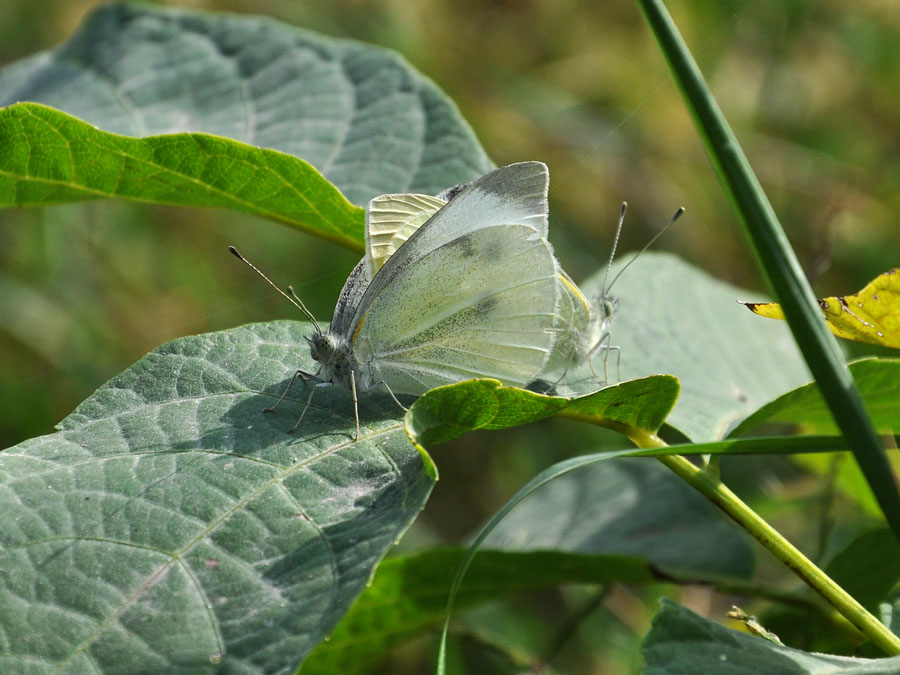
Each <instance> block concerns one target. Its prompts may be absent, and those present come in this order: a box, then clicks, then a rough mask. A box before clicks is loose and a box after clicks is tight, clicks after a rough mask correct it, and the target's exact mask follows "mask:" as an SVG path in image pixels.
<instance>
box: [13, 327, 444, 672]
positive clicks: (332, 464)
mask: <svg viewBox="0 0 900 675" xmlns="http://www.w3.org/2000/svg"><path fill="white" fill-rule="evenodd" d="M308 328H309V327H308V326H306V325H304V324H299V323H294V322H274V323H268V324H258V325H250V326H245V327H243V328H238V329H235V330H231V331H225V332H221V333H212V334H208V335H201V336H195V337H190V338H184V339H180V340H176V341H174V342H171V343H169V344H167V345H164V346H162V347H160V348H159V349H157V350H155V351H154V352H152V353H151V354H149V355H148V356H147V357H145V358H144V359H142V360H141V361H139V362H138V363H137V364H135V365H134V366H133V367H132V368H130V369H128V370H126V371H125V372H123V373H122V374H121V375H119V376H117V377H116V378H114V379H113V380H111V381H110V382H109V383H107V384H106V385H104V386H103V387H101V388H100V389H99V390H98V391H97V392H96V393H95V394H94V395H93V396H92V397H90V398H89V399H88V400H86V401H85V402H84V403H83V404H82V405H81V406H79V408H78V409H77V410H76V411H75V412H74V413H73V414H72V415H70V416H69V417H67V418H66V419H65V420H64V421H63V422H62V423H61V425H60V430H59V431H58V432H57V433H55V434H51V435H49V436H44V437H40V438H36V439H33V440H31V441H27V442H25V443H22V444H21V445H19V446H16V447H14V448H10V449H8V450H6V451H4V452H2V453H0V513H2V514H3V527H2V528H0V569H2V575H0V634H2V635H3V648H2V657H0V671H2V672H26V671H27V672H33V669H35V668H38V669H40V670H41V672H44V670H46V669H59V670H66V671H67V672H111V671H116V672H191V673H195V672H204V671H207V670H208V671H212V670H215V669H216V667H215V664H216V663H221V664H223V665H225V666H226V667H227V669H228V670H229V672H244V673H255V672H259V673H262V672H273V673H274V672H288V671H290V670H291V669H292V668H293V667H295V666H296V665H297V664H298V663H299V662H300V661H301V660H302V659H303V657H304V655H305V654H306V653H307V652H309V650H310V649H312V648H313V647H314V646H315V645H316V644H318V643H319V642H320V641H321V640H322V639H323V638H324V637H325V636H327V634H328V632H329V631H330V630H331V629H332V627H333V626H334V624H335V623H336V622H337V621H338V619H339V618H340V617H341V616H342V615H343V614H344V613H345V612H346V611H347V609H348V608H349V607H350V605H351V604H352V602H353V600H354V599H355V597H356V596H357V595H358V594H359V593H360V591H362V589H363V588H364V586H365V584H366V582H367V581H368V580H369V578H370V576H371V574H372V572H373V570H374V568H375V565H376V564H377V563H378V561H379V560H380V559H381V557H382V556H383V555H384V553H385V552H386V550H387V549H388V548H389V547H390V546H391V545H392V544H393V543H394V542H395V541H396V540H397V538H398V537H399V536H400V535H401V534H402V533H403V531H404V530H405V529H406V528H407V526H408V525H409V523H410V522H411V521H412V519H413V518H415V516H416V515H417V514H418V512H419V510H420V509H421V507H422V505H423V504H424V501H425V499H426V498H427V496H428V494H429V492H430V490H431V486H432V484H433V481H434V478H435V472H434V467H433V466H432V464H431V462H430V460H429V459H428V457H427V455H424V454H422V453H420V452H417V451H416V449H415V448H414V447H413V446H412V445H411V444H410V443H409V441H408V440H407V438H406V436H405V434H404V432H403V428H402V425H401V424H399V422H398V419H397V418H398V417H399V414H398V412H399V411H398V410H397V409H396V405H395V404H394V403H393V402H391V401H390V400H389V399H388V400H387V401H385V400H382V399H381V398H379V397H368V398H364V399H363V400H362V401H361V403H360V414H361V416H362V420H361V421H362V425H363V430H362V434H361V438H360V440H359V441H358V442H353V426H354V425H353V412H352V402H351V400H350V396H349V394H347V393H346V392H342V391H333V392H319V396H318V397H317V399H316V400H314V401H313V404H312V407H311V409H310V411H309V415H308V418H309V419H307V420H304V424H303V426H301V427H300V429H299V430H298V432H296V433H295V434H289V433H288V429H289V428H290V427H291V426H292V425H293V423H294V420H295V419H296V416H297V413H298V407H297V405H296V403H295V402H296V401H297V400H298V399H305V396H304V395H303V394H302V392H300V393H298V394H297V396H296V397H294V396H291V398H290V399H288V400H287V401H286V402H285V404H283V405H282V406H281V407H280V408H279V409H277V410H276V411H275V412H274V413H272V414H269V415H264V414H262V412H261V410H262V408H264V407H266V406H267V405H269V404H271V403H272V402H273V401H274V399H275V397H276V396H277V395H278V394H279V393H280V391H281V390H282V389H283V387H284V386H285V384H286V383H287V379H288V378H289V377H290V376H291V374H292V373H293V371H294V370H295V369H296V368H297V367H303V366H309V365H310V364H309V363H308V361H309V357H308V355H306V354H304V353H303V352H305V351H306V350H305V349H303V348H302V346H303V345H304V342H303V335H304V333H306V332H308Z"/></svg>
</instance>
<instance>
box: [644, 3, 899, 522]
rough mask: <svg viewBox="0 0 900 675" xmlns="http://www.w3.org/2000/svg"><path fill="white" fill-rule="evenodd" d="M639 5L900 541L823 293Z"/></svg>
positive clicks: (713, 109)
mask: <svg viewBox="0 0 900 675" xmlns="http://www.w3.org/2000/svg"><path fill="white" fill-rule="evenodd" d="M637 4H638V6H639V7H640V8H641V10H642V11H643V13H644V16H645V18H646V19H647V22H648V23H649V25H650V27H651V29H652V30H653V33H654V35H655V37H656V40H657V42H658V43H659V46H660V48H661V50H662V51H663V54H664V55H665V58H666V60H667V61H668V64H669V67H670V68H671V70H672V73H673V76H674V77H675V81H676V82H677V84H678V86H679V88H680V89H681V92H682V95H683V96H684V98H685V101H686V102H687V105H688V108H689V109H690V111H691V114H692V115H693V117H694V120H695V122H696V124H697V127H698V130H699V132H700V135H701V136H702V138H703V140H704V142H705V143H706V146H707V150H708V151H709V154H710V157H711V159H712V162H713V166H715V168H716V171H717V173H718V174H719V178H720V179H721V180H722V183H723V184H724V186H725V189H726V192H727V193H728V195H729V196H730V197H731V199H732V200H733V202H734V204H735V207H736V209H737V212H738V215H739V217H740V220H741V223H742V224H743V227H744V232H745V234H746V236H747V238H748V239H749V241H750V244H751V247H752V249H753V251H754V253H755V255H756V258H757V262H758V264H759V266H760V268H761V269H762V271H763V275H764V276H765V278H766V280H767V282H768V284H769V287H770V288H771V289H772V291H773V292H774V295H775V297H776V298H777V300H778V301H779V302H780V303H781V306H782V307H783V308H784V314H785V317H786V318H787V323H788V326H789V327H790V329H791V332H792V333H793V334H794V339H795V340H796V341H797V345H798V347H799V348H800V351H801V353H802V354H803V358H804V359H805V360H806V363H807V365H808V366H809V369H810V372H812V374H813V377H814V378H815V380H816V383H817V384H818V386H819V388H820V389H821V391H822V396H823V397H824V399H825V402H826V403H827V405H828V408H829V409H830V411H831V414H832V415H833V417H834V420H835V423H836V424H837V426H838V428H839V429H840V430H841V433H842V434H843V435H844V438H846V440H847V444H848V445H849V446H850V449H851V450H852V451H853V455H854V457H855V458H856V461H857V463H858V464H859V467H860V469H861V470H862V473H863V475H864V476H865V478H866V482H867V483H868V484H869V487H870V488H871V490H872V492H873V494H874V495H875V499H876V500H877V501H878V504H879V506H880V507H881V510H882V512H883V513H884V516H885V518H886V520H887V522H888V524H889V525H890V527H891V530H892V531H893V532H894V535H895V536H896V537H897V539H898V540H900V493H898V491H897V482H896V479H895V477H894V475H893V472H892V471H891V467H890V464H889V463H888V461H887V457H886V455H885V452H884V448H883V446H882V445H881V441H880V439H879V438H878V434H877V433H876V432H875V428H874V427H873V425H872V422H871V420H870V419H869V417H868V415H867V413H866V410H865V408H864V407H863V403H862V398H861V397H860V395H859V391H858V390H857V388H856V385H855V383H854V381H853V377H852V376H851V375H850V371H849V370H848V369H847V365H846V363H845V361H844V359H843V357H842V355H841V352H840V350H839V349H838V345H837V341H836V340H835V338H834V337H833V336H832V335H831V333H830V332H829V331H828V328H827V327H826V324H825V321H824V320H823V318H822V315H821V313H820V311H819V307H818V304H817V303H816V297H815V295H814V294H813V291H812V289H811V288H810V286H809V283H808V282H807V281H806V277H805V276H804V274H803V271H802V269H801V267H800V263H799V262H798V260H797V257H796V255H795V254H794V251H793V250H792V249H791V246H790V243H789V242H788V239H787V236H785V234H784V230H783V229H782V228H781V224H780V223H779V222H778V218H777V217H776V215H775V211H774V209H773V208H772V205H771V204H770V203H769V200H768V199H767V198H766V195H765V193H764V192H763V189H762V186H761V185H760V184H759V181H758V180H757V178H756V175H755V174H754V173H753V170H752V169H751V168H750V163H749V162H748V161H747V157H746V156H745V155H744V153H743V151H742V150H741V146H740V145H739V144H738V141H737V138H736V137H735V136H734V133H733V132H732V130H731V127H730V126H729V125H728V122H727V121H726V120H725V116H724V115H723V114H722V111H721V110H720V109H719V107H718V105H717V104H716V101H715V99H714V98H713V95H712V93H711V92H710V90H709V87H708V86H707V85H706V82H705V81H704V79H703V75H702V74H701V72H700V69H699V68H698V66H697V63H696V62H695V61H694V59H693V57H692V56H691V54H690V52H689V51H688V48H687V45H686V44H685V43H684V40H683V39H682V38H681V35H680V33H679V32H678V29H677V27H676V26H675V23H674V22H673V21H672V17H671V16H670V15H669V13H668V11H667V10H666V8H665V6H664V5H663V3H662V1H661V0H637Z"/></svg>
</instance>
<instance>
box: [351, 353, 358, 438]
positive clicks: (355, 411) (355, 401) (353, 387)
mask: <svg viewBox="0 0 900 675" xmlns="http://www.w3.org/2000/svg"><path fill="white" fill-rule="evenodd" d="M350 392H351V393H352V394H353V417H355V418H356V436H354V437H353V440H354V441H358V440H359V399H357V398H356V373H354V372H353V371H352V370H351V371H350Z"/></svg>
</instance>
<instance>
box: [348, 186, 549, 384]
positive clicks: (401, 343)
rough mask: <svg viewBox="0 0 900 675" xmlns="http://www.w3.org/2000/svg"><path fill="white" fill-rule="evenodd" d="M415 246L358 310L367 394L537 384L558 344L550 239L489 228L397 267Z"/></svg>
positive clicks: (386, 271) (528, 231)
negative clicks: (484, 381) (488, 381)
mask: <svg viewBox="0 0 900 675" xmlns="http://www.w3.org/2000/svg"><path fill="white" fill-rule="evenodd" d="M452 204H453V202H451V205H452ZM433 224H439V223H438V222H437V221H436V222H435V223H433ZM430 226H432V224H429V225H427V226H426V228H427V227H430ZM422 232H425V230H420V233H422ZM417 236H418V235H417ZM414 242H415V239H410V240H409V243H407V244H406V246H405V247H403V249H401V250H399V251H398V252H397V254H395V255H394V256H393V257H391V258H390V259H389V261H388V262H387V264H386V265H385V266H384V268H383V269H382V271H381V272H380V273H379V274H378V275H377V276H376V277H375V279H374V280H373V282H372V284H370V286H369V289H368V291H367V293H366V298H365V299H364V301H363V304H362V306H361V312H360V314H359V315H358V318H357V321H356V329H355V332H354V335H353V336H352V343H353V352H354V355H355V356H356V358H357V360H358V362H359V371H360V375H361V382H360V384H361V388H362V389H367V388H370V387H372V386H374V385H377V384H378V383H379V382H382V381H383V382H385V383H386V384H387V385H388V386H389V387H390V388H391V390H392V391H393V392H394V393H396V394H400V393H403V394H421V393H423V392H425V391H427V390H428V389H430V388H432V387H435V386H439V385H442V384H448V383H451V382H457V381H461V380H464V379H468V378H472V377H494V378H497V379H499V380H501V381H502V382H504V383H506V384H510V385H515V386H525V385H526V384H528V383H529V382H531V381H532V380H533V379H534V378H535V376H536V375H537V374H538V373H539V372H541V370H542V369H543V368H544V366H545V364H546V361H547V358H548V355H549V354H550V352H551V350H552V348H553V342H554V340H555V334H554V331H553V330H552V326H553V324H554V320H555V316H556V311H557V304H558V302H557V299H558V289H559V285H558V278H559V269H558V266H557V264H556V259H555V258H554V256H553V251H552V249H551V247H550V243H549V242H548V241H547V240H546V238H545V237H543V236H541V233H540V232H539V231H538V230H536V229H535V228H533V227H531V226H530V225H527V224H518V223H508V224H499V225H491V226H488V227H481V228H479V229H477V230H475V231H471V232H468V233H466V234H464V235H463V236H460V237H456V238H454V239H453V240H452V241H449V242H448V243H446V244H444V245H442V246H440V247H438V248H437V249H434V250H431V251H428V252H427V253H426V254H425V255H424V256H422V257H419V258H417V259H416V260H415V264H405V265H403V264H399V263H400V262H402V261H400V260H398V257H399V256H400V254H401V253H402V252H403V250H404V249H405V248H406V247H407V246H410V245H411V244H414Z"/></svg>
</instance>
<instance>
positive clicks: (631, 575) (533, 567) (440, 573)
mask: <svg viewBox="0 0 900 675" xmlns="http://www.w3.org/2000/svg"><path fill="white" fill-rule="evenodd" d="M464 554H465V551H464V550H462V549H452V550H432V551H428V552H426V553H420V554H416V555H412V556H405V557H398V558H389V559H387V560H385V561H384V562H383V563H382V564H381V565H380V566H379V567H378V571H377V572H376V574H375V578H374V579H373V581H372V585H371V586H370V587H369V588H367V589H366V590H365V591H364V592H363V594H362V595H361V596H360V598H359V600H358V601H357V602H356V604H355V605H354V606H353V608H352V609H351V610H350V612H348V613H347V615H346V616H345V617H344V619H342V620H341V622H340V623H339V624H338V626H337V628H336V629H335V631H334V632H333V633H332V635H331V637H330V639H329V640H328V641H327V642H323V643H321V644H320V645H319V646H318V647H317V648H316V649H315V650H314V651H313V652H312V654H310V656H309V658H308V659H307V660H306V661H305V662H304V664H303V668H302V669H301V672H302V673H303V675H312V674H314V673H323V674H324V673H353V672H362V671H369V670H371V667H372V665H373V664H374V663H376V662H377V661H378V660H379V658H380V657H383V656H384V655H385V654H386V652H387V650H389V649H391V648H392V647H395V646H397V645H399V644H402V643H403V642H406V641H408V640H409V639H411V638H413V637H415V636H416V635H420V634H422V633H423V632H425V631H426V630H428V629H430V628H432V627H433V626H435V625H436V624H437V623H438V622H439V621H440V620H441V619H442V618H443V616H444V609H445V605H446V602H447V594H448V592H449V589H450V582H451V581H452V579H453V573H454V572H455V571H456V569H457V568H458V567H459V564H460V562H461V561H462V558H463V556H464ZM657 580H658V577H657V575H656V574H655V573H654V572H653V571H652V570H651V569H650V568H649V566H648V565H647V563H646V562H644V561H642V560H640V559H639V558H634V557H628V556H621V555H590V556H589V555H580V554H574V553H565V552H561V551H534V552H529V553H521V552H519V553H513V552H501V551H483V552H482V553H481V554H480V555H479V556H478V557H477V558H476V559H475V561H474V562H473V564H472V567H471V568H470V573H469V576H468V577H467V579H466V582H465V584H464V585H463V588H462V590H461V592H460V594H459V596H458V598H459V603H460V605H461V606H464V607H473V606H477V605H480V604H483V603H486V602H489V601H492V600H496V599H499V598H505V597H509V596H511V595H515V594H517V593H522V592H525V591H531V590H536V589H539V588H546V587H548V586H556V585H559V584H565V583H583V584H607V583H611V582H614V581H621V582H623V583H632V584H647V583H653V582H655V581H657Z"/></svg>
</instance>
